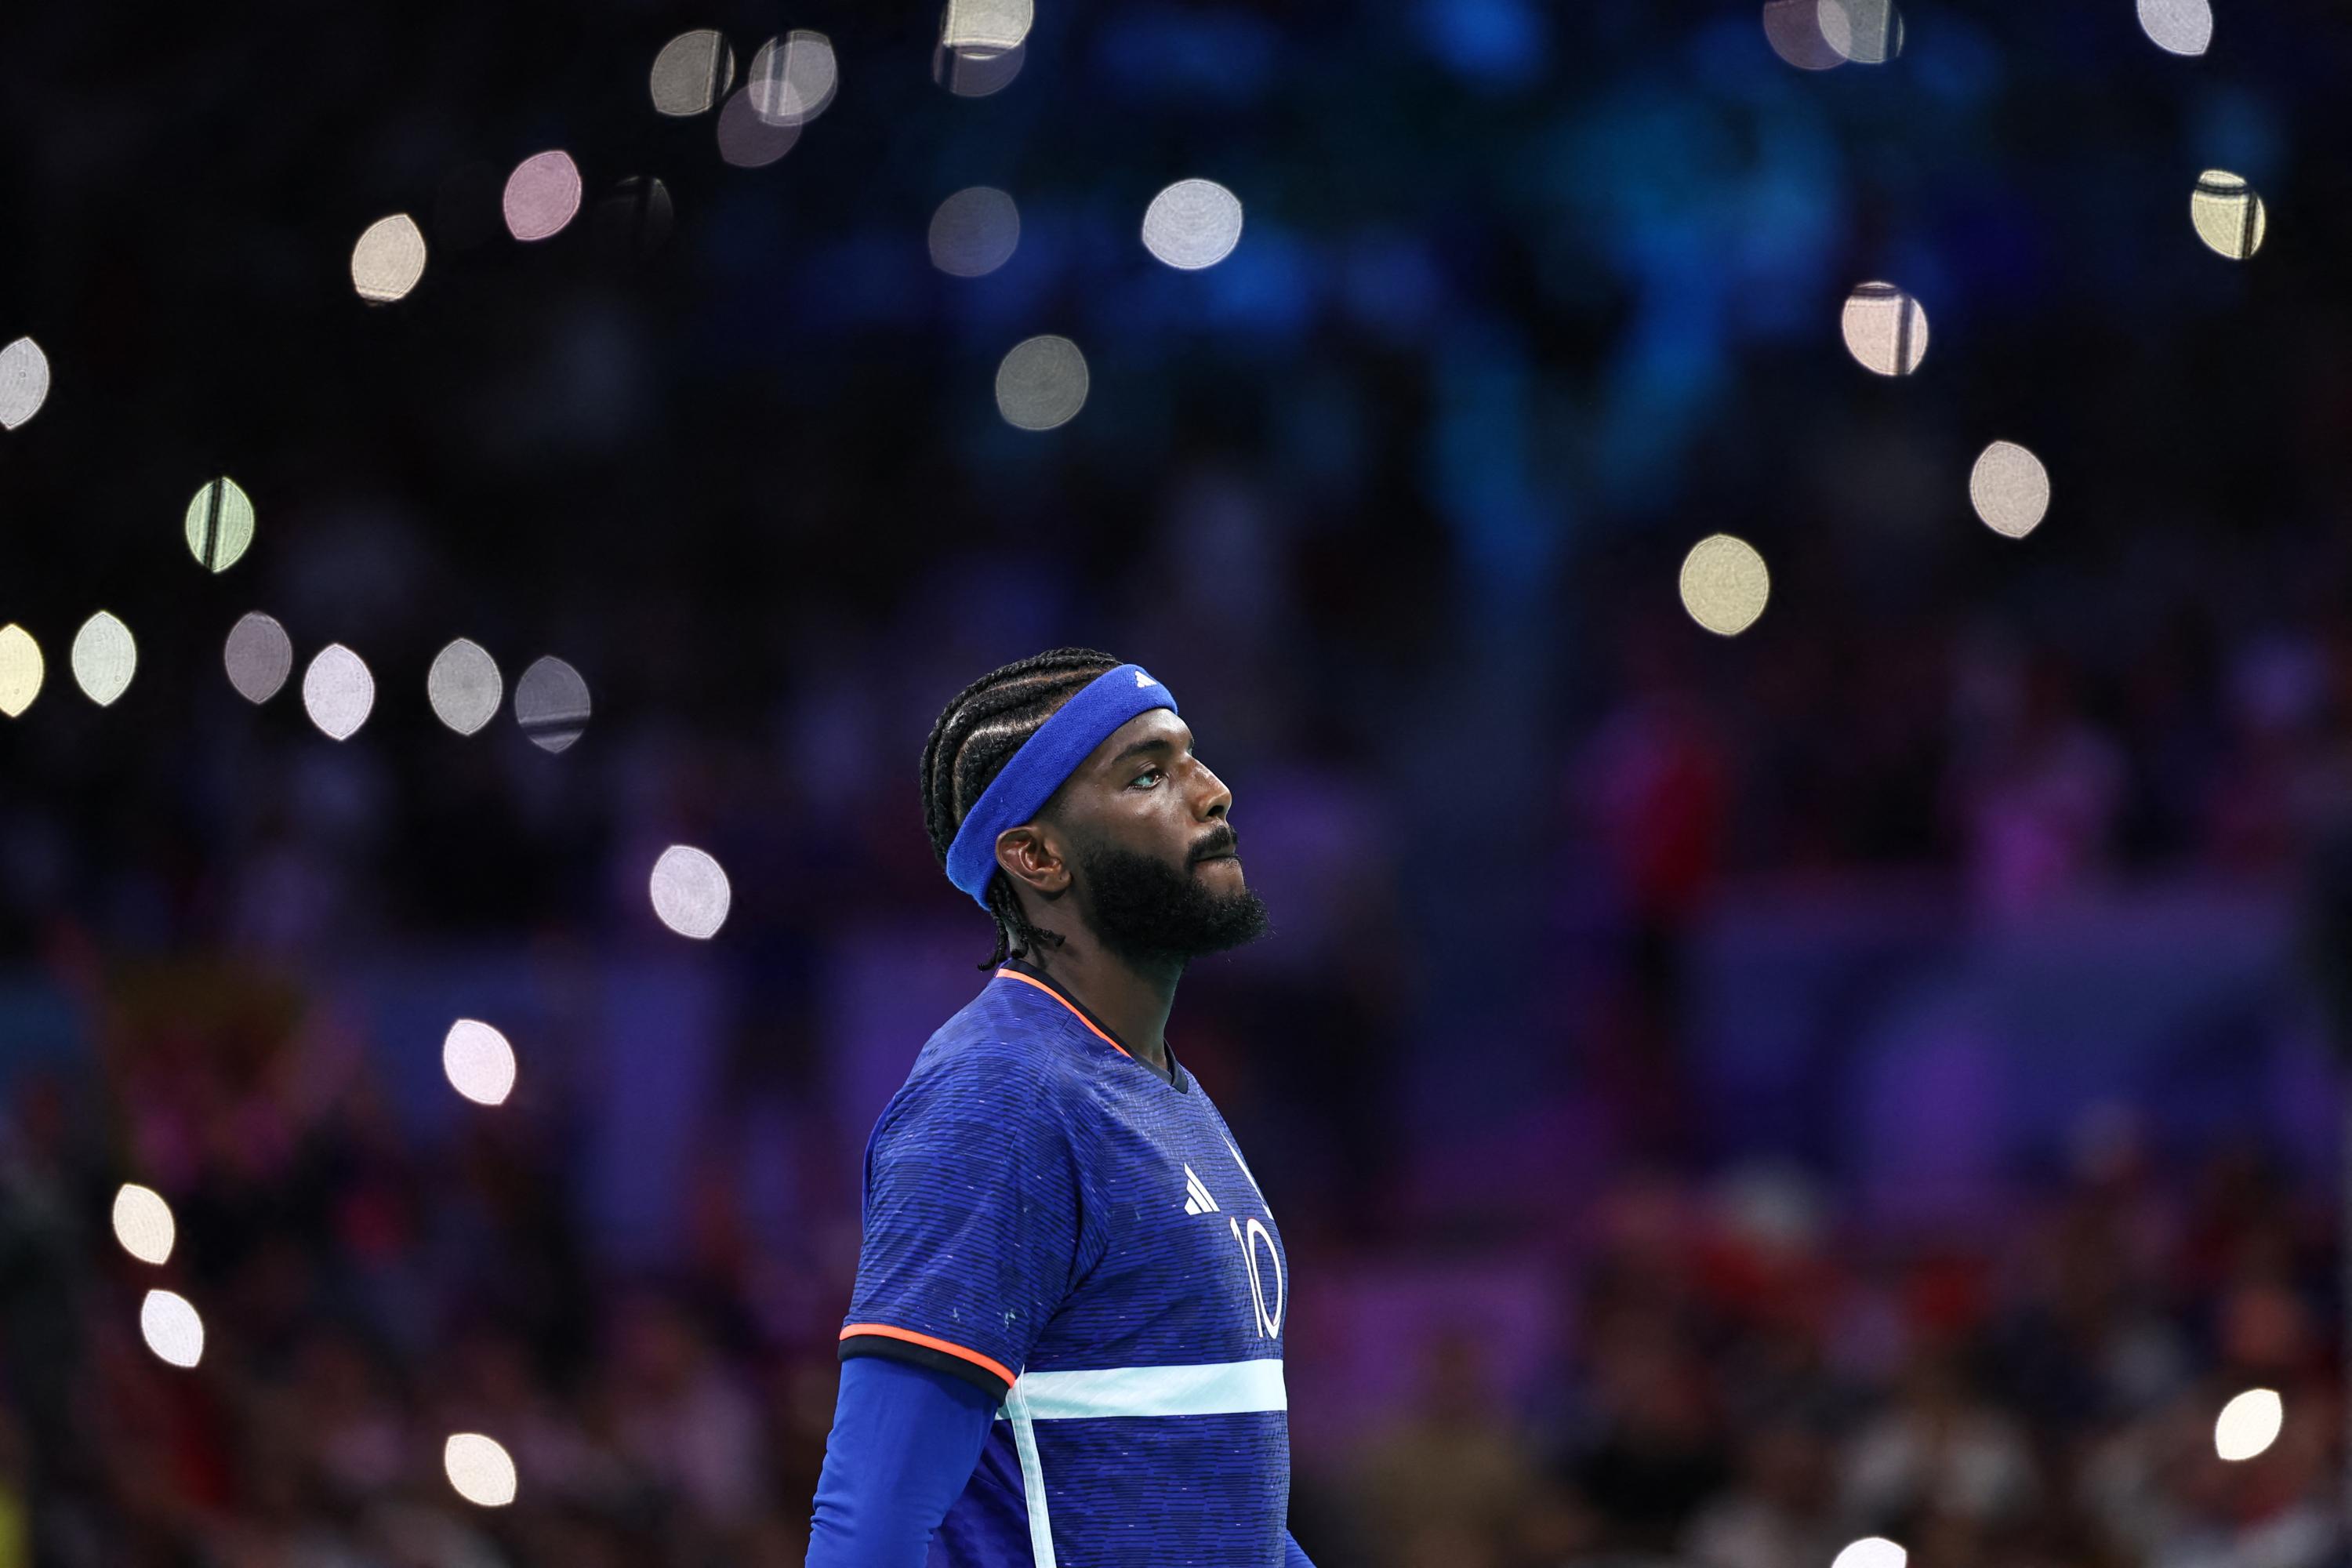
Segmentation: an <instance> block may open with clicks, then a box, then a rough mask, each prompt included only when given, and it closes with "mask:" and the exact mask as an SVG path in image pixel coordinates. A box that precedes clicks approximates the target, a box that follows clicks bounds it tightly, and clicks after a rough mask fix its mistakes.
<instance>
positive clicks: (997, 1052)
mask: <svg viewBox="0 0 2352 1568" xmlns="http://www.w3.org/2000/svg"><path fill="white" fill-rule="evenodd" d="M1025 989H1026V988H1025V987H1016V986H1012V985H1005V984H992V985H988V986H985V987H983V988H982V991H981V993H980V994H979V995H977V996H974V997H973V998H972V999H971V1001H970V1002H968V1003H966V1004H965V1005H963V1006H962V1007H961V1008H960V1009H959V1010H958V1011H957V1012H956V1014H955V1015H954V1016H952V1017H950V1018H949V1019H948V1020H947V1022H945V1023H944V1024H941V1025H940V1026H939V1028H938V1029H937V1030H935V1031H933V1033H932V1035H931V1037H930V1038H929V1040H927V1041H925V1042H924V1043H923V1048H922V1050H921V1051H920V1052H919V1053H918V1054H917V1056H916V1058H915V1065H914V1068H913V1069H912V1070H911V1071H909V1072H908V1075H907V1087H906V1089H905V1090H903V1091H902V1093H905V1094H912V1095H919V1096H923V1097H926V1098H930V1097H940V1096H950V1097H961V1096H981V1097H985V1098H988V1099H992V1100H997V1101H1000V1102H1001V1106H1002V1110H1003V1114H1004V1115H1005V1117H1006V1118H1007V1119H1008V1120H1009V1119H1013V1118H1014V1117H1018V1116H1023V1115H1027V1114H1034V1112H1035V1111H1037V1110H1041V1109H1046V1108H1051V1109H1053V1110H1057V1111H1058V1110H1067V1109H1069V1108H1071V1107H1072V1106H1074V1105H1075V1104H1076V1103H1077V1102H1078V1101H1080V1100H1084V1099H1086V1098H1087V1074H1086V1071H1085V1068H1086V1066H1087V1062H1086V1058H1085V1057H1084V1055H1083V1054H1082V1053H1078V1052H1074V1051H1072V1050H1071V1049H1070V1048H1069V1045H1070V1042H1069V1038H1068V1031H1067V1030H1066V1029H1065V1028H1063V1027H1062V1026H1061V1024H1060V1020H1059V1019H1058V1018H1056V1017H1055V1016H1054V1015H1053V1014H1051V1013H1047V1012H1045V1011H1044V1010H1041V1009H1039V1008H1037V1007H1035V1006H1034V1005H1029V1004H1028V1003H1027V999H1026V998H1025V997H1024V995H1023V994H1021V993H1022V992H1023V991H1024V990H1025Z"/></svg>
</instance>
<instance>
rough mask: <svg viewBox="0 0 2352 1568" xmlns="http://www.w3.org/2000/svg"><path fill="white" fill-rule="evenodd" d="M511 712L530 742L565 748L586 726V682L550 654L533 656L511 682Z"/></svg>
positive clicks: (541, 746)
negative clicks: (513, 681) (518, 678)
mask: <svg viewBox="0 0 2352 1568" xmlns="http://www.w3.org/2000/svg"><path fill="white" fill-rule="evenodd" d="M514 711H515V722H516V723H518V724H520V725H521V726H522V732H523V733H524V734H526V735H528V736H530V743H531V744H532V745H534V746H537V747H538V748H539V749H540V750H541V751H542V752H562V751H567V750H569V749H570V748H571V745H572V742H574V741H577V740H578V739H579V738H580V732H581V731H583V730H585V729H586V728H587V727H588V682H587V681H586V680H584V679H582V678H581V675H580V672H579V671H578V670H576V669H574V668H572V667H571V666H570V665H568V664H566V663H564V662H563V661H562V659H560V658H555V657H554V656H553V655H549V656H548V657H546V658H541V659H536V660H534V661H533V662H532V664H531V667H530V668H529V669H526V670H524V671H523V672H522V679H520V680H518V681H516V682H515V694H514Z"/></svg>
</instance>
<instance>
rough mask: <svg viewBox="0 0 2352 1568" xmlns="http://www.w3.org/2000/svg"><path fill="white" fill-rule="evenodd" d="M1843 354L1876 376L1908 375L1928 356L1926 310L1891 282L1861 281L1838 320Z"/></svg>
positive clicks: (1848, 297)
mask: <svg viewBox="0 0 2352 1568" xmlns="http://www.w3.org/2000/svg"><path fill="white" fill-rule="evenodd" d="M1838 328H1839V331H1842V332H1843V334H1844V336H1845V350H1846V353H1850V354H1852V355H1853V357H1854V363H1857V364H1859V365H1861V366H1862V367H1863V368H1864V370H1868V371H1872V372H1874V373H1876V374H1879V375H1909V374H1911V373H1912V372H1913V371H1915V370H1917V369H1918V368H1919V362H1920V361H1921V360H1923V359H1925V358H1927V311H1925V310H1921V309H1920V308H1919V301H1918V300H1914V299H1913V298H1911V296H1910V295H1908V294H1906V293H1905V292H1904V291H1903V290H1902V289H1897V288H1896V287H1895V285H1894V284H1892V283H1864V285H1862V287H1860V288H1859V289H1855V290H1854V291H1853V293H1852V294H1849V295H1847V296H1846V301H1845V310H1844V313H1843V315H1842V316H1841V317H1840V318H1839V321H1838Z"/></svg>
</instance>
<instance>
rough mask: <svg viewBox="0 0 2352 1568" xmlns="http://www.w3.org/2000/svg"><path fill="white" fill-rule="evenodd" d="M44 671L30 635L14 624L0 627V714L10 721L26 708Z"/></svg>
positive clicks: (39, 686)
mask: <svg viewBox="0 0 2352 1568" xmlns="http://www.w3.org/2000/svg"><path fill="white" fill-rule="evenodd" d="M46 670H47V665H46V664H45V663H44V662H43V660H42V658H41V645H40V644H39V643H37V642H35V641H34V640H33V634H32V633H30V632H28V631H26V629H25V628H24V627H22V626H18V625H16V623H15V622H14V621H11V622H9V623H8V624H7V625H6V626H0V713H5V714H6V715H7V716H8V717H9V718H11V719H14V718H16V716H17V715H18V714H20V713H22V712H23V711H24V710H26V709H27V708H30V707H31V706H32V705H33V699H34V698H36V697H38V696H39V695H40V694H41V677H42V675H43V673H44V672H45V671H46Z"/></svg>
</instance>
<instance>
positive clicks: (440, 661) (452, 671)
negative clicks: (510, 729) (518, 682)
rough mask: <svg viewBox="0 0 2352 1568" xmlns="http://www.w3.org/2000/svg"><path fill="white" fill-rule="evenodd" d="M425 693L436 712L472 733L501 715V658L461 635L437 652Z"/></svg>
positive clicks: (457, 728)
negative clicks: (493, 655)
mask: <svg viewBox="0 0 2352 1568" xmlns="http://www.w3.org/2000/svg"><path fill="white" fill-rule="evenodd" d="M505 695H506V684H505V682H504V681H503V680H501V679H499V665H498V660H496V659H494V658H491V657H490V656H489V654H488V651H487V650H486V649H484V648H483V647H482V645H481V644H479V643H478V642H475V641H474V640H472V639H471V638H469V637H459V638H457V640H456V641H455V642H452V643H451V644H450V645H449V646H448V647H445V648H443V649H442V650H441V651H440V652H439V653H437V654H436V655H434V656H433V668H431V669H429V670H427V671H425V699H426V700H428V701H429V702H431V703H432V704H433V716H434V717H435V718H436V719H438V720H440V721H441V722H443V723H444V724H446V725H448V726H449V728H451V729H452V730H455V731H457V733H459V734H460V735H470V734H472V733H474V732H475V731H477V730H479V729H480V728H481V727H482V726H483V725H485V724H487V723H488V722H489V721H491V720H492V719H494V718H496V717H497V716H498V711H499V700H501V699H502V698H503V697H504V696H505Z"/></svg>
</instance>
